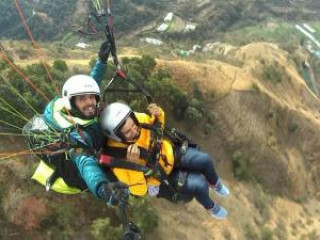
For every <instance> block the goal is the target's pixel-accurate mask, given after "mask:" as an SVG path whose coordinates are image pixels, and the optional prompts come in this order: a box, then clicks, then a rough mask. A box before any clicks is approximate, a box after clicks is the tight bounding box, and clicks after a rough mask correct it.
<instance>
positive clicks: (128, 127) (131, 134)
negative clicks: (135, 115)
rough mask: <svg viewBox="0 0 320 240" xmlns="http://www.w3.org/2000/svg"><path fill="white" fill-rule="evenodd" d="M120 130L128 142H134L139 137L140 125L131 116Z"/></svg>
mask: <svg viewBox="0 0 320 240" xmlns="http://www.w3.org/2000/svg"><path fill="white" fill-rule="evenodd" d="M120 132H121V134H122V135H123V136H124V138H125V140H126V141H127V142H134V141H135V140H137V138H138V137H139V127H138V126H137V125H136V124H135V123H134V121H133V119H132V118H131V117H129V118H128V119H127V120H126V122H125V123H124V125H123V126H122V128H121V129H120Z"/></svg>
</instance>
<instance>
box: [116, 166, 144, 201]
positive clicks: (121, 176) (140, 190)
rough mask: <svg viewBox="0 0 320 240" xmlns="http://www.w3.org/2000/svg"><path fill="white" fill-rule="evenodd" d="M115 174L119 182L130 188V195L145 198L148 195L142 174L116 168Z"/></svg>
mask: <svg viewBox="0 0 320 240" xmlns="http://www.w3.org/2000/svg"><path fill="white" fill-rule="evenodd" d="M113 173H114V174H115V175H116V177H117V178H118V180H119V181H121V182H123V183H125V184H127V185H128V186H129V190H130V193H131V194H133V195H136V196H144V195H145V194H146V193H147V185H146V180H145V177H144V175H143V173H142V172H138V171H133V170H127V169H120V168H114V169H113Z"/></svg>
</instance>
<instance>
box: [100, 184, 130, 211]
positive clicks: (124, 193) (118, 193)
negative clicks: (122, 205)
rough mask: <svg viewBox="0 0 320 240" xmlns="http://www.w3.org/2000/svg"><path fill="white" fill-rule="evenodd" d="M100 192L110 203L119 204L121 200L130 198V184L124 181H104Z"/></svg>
mask: <svg viewBox="0 0 320 240" xmlns="http://www.w3.org/2000/svg"><path fill="white" fill-rule="evenodd" d="M98 194H99V196H100V197H101V198H103V199H105V200H106V201H107V204H108V205H112V206H117V205H118V204H119V202H120V201H122V202H126V201H127V200H128V198H129V189H128V186H127V185H126V184H124V183H122V182H111V183H104V184H102V185H101V186H100V188H99V190H98Z"/></svg>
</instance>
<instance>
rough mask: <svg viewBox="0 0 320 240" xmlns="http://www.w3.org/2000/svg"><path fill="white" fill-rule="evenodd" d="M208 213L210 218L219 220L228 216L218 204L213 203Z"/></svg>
mask: <svg viewBox="0 0 320 240" xmlns="http://www.w3.org/2000/svg"><path fill="white" fill-rule="evenodd" d="M209 212H210V214H211V217H213V218H215V219H219V220H222V219H225V218H226V217H227V216H228V212H227V210H226V209H224V208H223V207H221V206H220V205H219V204H218V203H215V204H214V206H213V208H211V209H209Z"/></svg>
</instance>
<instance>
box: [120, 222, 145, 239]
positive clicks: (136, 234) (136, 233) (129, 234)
mask: <svg viewBox="0 0 320 240" xmlns="http://www.w3.org/2000/svg"><path fill="white" fill-rule="evenodd" d="M142 239H143V238H142V235H141V232H140V229H139V228H138V227H137V226H136V225H134V224H133V223H132V222H129V223H128V225H127V226H126V228H125V231H124V234H123V235H122V238H121V240H142Z"/></svg>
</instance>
